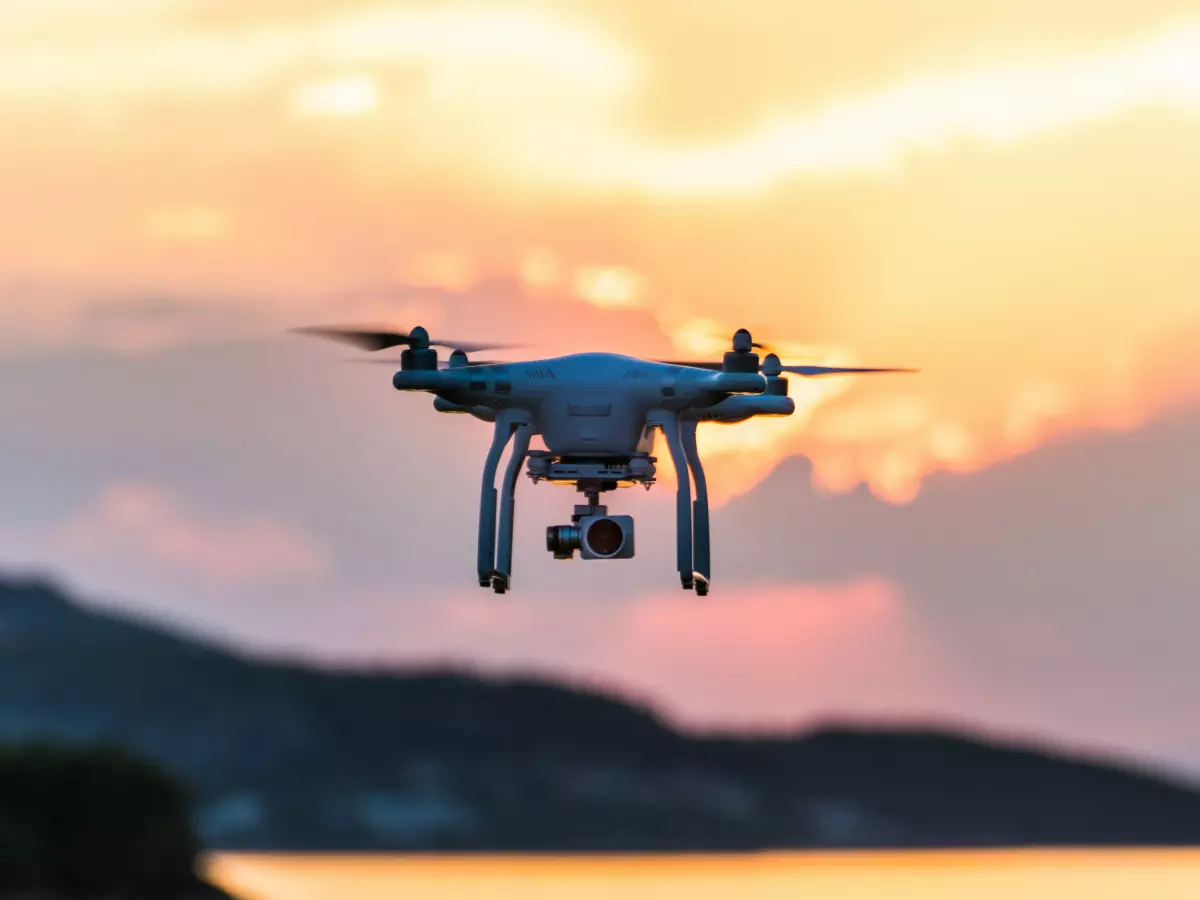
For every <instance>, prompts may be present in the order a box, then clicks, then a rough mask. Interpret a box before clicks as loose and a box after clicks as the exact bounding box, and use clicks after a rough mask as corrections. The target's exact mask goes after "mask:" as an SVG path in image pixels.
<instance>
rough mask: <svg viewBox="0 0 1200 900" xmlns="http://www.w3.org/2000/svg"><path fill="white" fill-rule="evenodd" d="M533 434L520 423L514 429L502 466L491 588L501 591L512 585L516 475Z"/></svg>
mask: <svg viewBox="0 0 1200 900" xmlns="http://www.w3.org/2000/svg"><path fill="white" fill-rule="evenodd" d="M531 437H533V427H532V426H530V425H522V426H520V427H519V428H518V429H517V433H516V439H515V440H514V441H513V450H512V456H511V458H510V459H509V460H508V468H507V469H505V470H504V482H503V484H502V487H501V494H500V540H499V549H498V550H497V551H496V571H495V573H494V574H493V575H492V590H494V591H495V592H496V593H497V594H503V593H504V592H505V591H506V590H508V588H509V587H510V586H511V578H512V550H513V517H514V514H515V512H516V509H515V506H516V495H517V479H518V478H519V477H520V475H521V468H522V466H524V465H525V457H526V456H528V455H529V439H530V438H531Z"/></svg>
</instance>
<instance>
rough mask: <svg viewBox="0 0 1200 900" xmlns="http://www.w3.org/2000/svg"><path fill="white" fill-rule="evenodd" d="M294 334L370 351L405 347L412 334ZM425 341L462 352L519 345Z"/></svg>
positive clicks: (343, 331)
mask: <svg viewBox="0 0 1200 900" xmlns="http://www.w3.org/2000/svg"><path fill="white" fill-rule="evenodd" d="M292 331H293V332H294V333H295V334H307V335H311V336H313V337H321V338H327V339H329V340H335V341H342V342H343V343H347V344H353V345H354V346H356V347H359V348H361V349H363V350H368V351H370V352H372V353H375V352H378V351H380V350H387V349H389V348H391V347H407V346H409V345H410V344H412V342H413V336H412V335H411V334H410V333H409V332H406V331H388V330H386V329H374V328H326V327H317V328H294V329H292ZM426 342H427V343H428V344H429V346H431V347H445V348H447V349H449V350H461V351H462V352H463V353H477V352H479V351H480V350H510V349H513V348H515V347H518V346H520V345H518V344H500V343H495V342H491V341H489V342H488V343H486V344H481V343H475V342H473V341H452V340H442V339H434V338H428V339H426Z"/></svg>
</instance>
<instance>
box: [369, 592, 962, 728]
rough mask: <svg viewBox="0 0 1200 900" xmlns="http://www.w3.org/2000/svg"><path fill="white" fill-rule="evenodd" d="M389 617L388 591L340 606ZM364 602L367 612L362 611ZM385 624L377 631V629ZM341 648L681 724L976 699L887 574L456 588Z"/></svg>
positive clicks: (791, 720) (896, 712) (936, 706)
mask: <svg viewBox="0 0 1200 900" xmlns="http://www.w3.org/2000/svg"><path fill="white" fill-rule="evenodd" d="M346 602H347V603H350V604H352V605H353V606H354V607H355V608H356V609H360V610H361V611H363V612H364V614H366V615H379V616H380V617H381V618H382V619H391V617H392V616H394V615H395V613H394V612H392V611H390V610H395V605H394V599H393V600H389V601H386V605H385V599H384V598H382V597H375V598H372V597H367V596H360V597H357V598H355V599H354V600H353V601H350V600H348V601H346ZM368 610H371V612H368ZM389 632H390V633H389ZM354 655H355V656H358V657H360V658H361V656H362V655H367V656H377V657H379V658H390V659H396V658H397V657H399V658H403V659H406V660H408V661H410V662H420V663H425V662H446V661H452V660H467V659H469V660H471V662H472V665H476V666H478V667H479V668H481V669H483V670H485V671H498V672H517V671H519V672H530V671H533V672H545V673H549V674H551V675H553V676H554V677H556V678H559V677H567V678H569V679H572V680H576V681H582V682H584V683H587V684H592V685H598V686H602V687H607V688H610V689H614V690H617V691H619V692H621V693H623V694H627V695H630V696H634V697H640V698H642V699H644V700H645V701H646V702H648V703H650V704H651V705H653V706H654V707H655V708H656V709H658V710H660V711H662V712H663V713H665V714H666V715H668V716H669V717H670V718H672V719H673V720H675V721H677V722H678V723H680V724H682V725H685V726H689V727H701V728H704V727H709V726H716V725H720V726H728V725H731V724H736V725H743V726H747V727H764V728H772V727H788V726H793V725H800V724H804V723H806V722H810V721H813V720H819V719H823V718H827V717H834V716H838V717H840V716H863V717H869V718H879V717H881V716H886V717H888V718H895V717H900V718H904V717H910V718H916V719H920V718H927V717H931V716H937V715H938V714H939V713H944V712H945V711H947V710H962V709H967V708H970V706H971V705H972V703H971V700H972V699H973V698H977V697H978V694H977V691H976V690H975V688H974V686H972V685H969V682H970V680H971V679H969V678H964V677H962V675H961V673H960V672H959V671H958V670H959V669H961V666H960V665H959V664H958V662H957V661H956V660H954V659H953V658H952V654H950V653H947V652H944V648H942V647H940V646H938V645H937V643H936V641H935V640H933V638H932V637H931V636H930V635H929V634H928V633H927V632H926V630H925V628H924V626H923V624H922V623H921V622H920V621H919V619H918V618H917V617H916V616H915V614H914V613H913V612H912V610H911V609H910V608H909V607H908V605H906V603H905V602H904V599H903V597H902V595H901V594H900V592H899V590H898V589H897V588H896V587H895V586H894V585H892V584H891V583H889V582H886V581H882V580H878V579H864V580H859V581H853V582H848V583H845V584H832V585H787V584H779V583H774V584H760V585H753V584H750V585H741V586H738V587H736V588H735V587H727V588H722V589H721V590H720V591H719V593H718V592H714V594H713V595H711V596H709V597H707V598H704V599H701V598H697V597H696V596H695V595H694V594H690V593H684V592H683V591H678V592H675V591H672V592H670V593H666V592H663V593H656V594H647V595H643V596H640V597H637V598H633V599H624V598H622V599H614V600H613V601H612V602H611V603H605V602H601V601H598V600H597V598H595V597H573V598H570V599H564V598H562V597H561V596H556V597H548V596H544V595H541V596H537V595H535V596H518V595H512V596H509V597H505V598H503V599H500V598H496V597H494V596H492V595H491V594H483V593H479V594H478V595H476V594H475V593H466V594H461V595H458V596H454V597H451V598H447V599H445V600H443V601H442V602H440V603H438V604H436V605H435V606H430V607H428V608H425V609H414V608H411V607H410V608H407V609H405V611H404V621H403V624H402V627H400V626H397V627H395V628H389V627H388V626H386V625H381V626H380V627H379V628H377V629H374V633H373V636H372V637H371V638H370V641H369V646H367V645H362V646H360V647H358V648H356V650H355V651H354Z"/></svg>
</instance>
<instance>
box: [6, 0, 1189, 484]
mask: <svg viewBox="0 0 1200 900" xmlns="http://www.w3.org/2000/svg"><path fill="white" fill-rule="evenodd" d="M16 6H17V7H20V11H18V10H17V8H16V7H14V8H11V9H10V8H7V7H6V8H5V9H4V10H3V11H2V12H0V110H2V111H3V115H4V117H5V126H6V127H5V136H6V139H5V142H4V145H3V146H0V189H2V193H3V196H4V198H5V207H6V213H7V215H6V216H5V217H3V221H0V282H2V281H7V280H10V279H12V280H16V281H18V282H19V281H20V280H21V278H23V277H28V278H31V280H33V281H37V282H46V281H52V280H53V279H55V278H59V277H61V278H62V279H63V280H65V281H69V282H70V283H72V284H85V285H87V284H94V285H96V286H97V289H98V290H99V289H100V288H120V289H121V290H134V291H140V290H142V289H143V286H144V285H147V284H152V285H154V286H155V287H156V289H159V290H163V289H171V290H175V291H177V292H178V293H180V294H186V295H188V296H193V297H197V298H199V299H197V300H196V301H195V302H196V303H209V304H211V305H212V307H213V309H212V310H209V313H210V314H211V313H213V312H214V311H215V312H216V313H217V314H219V315H222V316H223V315H225V314H226V310H228V309H233V310H236V311H237V313H238V314H239V315H243V316H245V317H246V320H247V321H248V322H249V321H252V322H254V323H255V327H256V328H257V327H261V326H262V324H263V323H264V322H266V321H269V322H270V323H271V324H272V326H274V325H276V324H278V325H279V326H281V327H289V326H291V325H294V324H295V323H296V322H297V321H306V320H309V319H316V320H320V319H322V318H324V317H325V316H326V315H329V314H333V313H336V314H337V315H338V316H339V317H342V316H344V315H346V314H347V312H348V308H347V307H346V305H345V304H344V303H341V302H339V301H337V300H333V301H328V302H325V303H322V301H320V300H319V299H316V300H314V299H311V298H313V297H317V296H319V294H320V291H321V290H323V289H326V288H328V289H329V291H330V292H331V294H333V295H335V296H338V295H339V294H338V292H339V291H340V290H341V289H342V288H344V287H345V286H346V285H358V284H362V283H368V284H369V283H388V282H390V281H394V280H400V281H403V282H404V283H405V284H407V285H410V286H413V287H415V288H435V289H438V290H442V291H451V292H462V293H464V294H470V295H471V297H470V298H467V299H464V301H463V302H462V303H456V304H454V305H453V306H449V305H439V304H438V303H437V302H435V301H434V300H428V301H423V305H419V306H418V305H413V304H412V303H411V302H410V303H409V304H408V305H403V304H399V305H398V303H397V301H396V300H395V299H394V298H385V297H382V296H381V297H380V298H379V300H378V302H377V303H376V304H375V305H373V306H371V307H370V309H371V312H372V314H374V312H375V311H378V312H379V313H380V314H383V315H386V316H387V317H388V318H389V319H392V318H395V317H397V316H413V317H415V316H417V315H420V316H421V317H422V320H423V321H424V324H427V325H428V324H431V323H434V324H437V325H440V324H441V322H440V319H441V318H444V317H446V316H447V315H456V316H463V317H464V318H466V320H467V321H466V322H463V323H460V327H455V328H454V329H453V331H454V333H456V334H462V333H464V332H469V330H470V329H469V328H467V327H465V326H466V325H469V324H470V319H471V317H472V316H473V315H474V314H475V313H476V312H478V311H479V310H496V312H495V314H496V316H497V317H498V322H502V323H506V327H507V323H513V324H512V327H513V328H514V329H515V328H517V327H518V325H517V324H515V323H517V322H523V323H528V322H536V327H537V328H538V329H541V330H540V331H539V332H538V334H537V335H536V338H537V341H538V343H539V346H538V350H539V351H545V352H555V351H557V350H558V349H559V345H568V344H569V345H571V347H572V349H580V348H579V347H578V341H579V340H580V339H581V335H582V336H583V337H586V338H587V339H588V340H589V341H591V340H593V339H594V338H596V337H597V335H598V334H599V333H600V332H601V331H603V329H590V330H589V329H586V328H581V325H580V322H582V321H583V320H584V317H586V316H607V315H611V316H612V317H613V318H612V319H611V320H609V321H613V322H621V323H623V324H621V325H618V326H613V329H614V331H616V330H618V329H621V328H624V329H634V328H636V329H638V331H637V333H636V334H630V335H628V337H627V338H626V337H625V336H622V338H621V340H617V339H616V338H615V337H614V338H613V339H612V342H611V343H610V344H608V345H605V346H598V347H597V348H596V349H611V350H617V351H625V352H629V351H630V349H631V348H632V347H633V346H634V345H635V344H636V345H637V347H638V349H637V350H636V351H635V352H643V349H645V348H647V347H648V346H657V348H658V349H657V350H655V351H651V352H655V353H660V354H661V355H663V356H666V355H668V354H669V355H679V356H687V357H702V358H711V359H719V358H720V354H721V353H722V352H724V351H725V350H726V349H727V348H728V346H729V337H730V335H731V334H732V333H733V331H734V330H735V329H736V328H738V327H742V326H745V327H749V328H750V329H751V330H752V331H753V332H754V334H755V336H756V337H757V338H759V339H760V340H763V341H766V342H768V343H770V344H772V345H773V346H775V347H776V348H777V349H778V351H779V353H780V355H781V356H782V357H783V358H784V361H785V362H789V363H802V362H815V363H825V364H831V365H843V364H849V365H857V364H861V365H883V366H888V365H900V366H913V367H917V368H920V369H921V370H922V374H920V375H917V376H881V377H877V378H876V377H872V378H844V379H821V380H805V379H802V378H791V379H790V382H791V396H792V397H793V398H794V399H795V400H796V403H797V410H798V411H797V414H796V416H794V417H793V418H791V419H787V420H762V421H755V422H749V423H744V424H742V425H738V426H733V427H721V426H705V427H704V428H702V430H701V435H700V441H701V443H702V446H703V448H704V450H705V453H706V454H707V455H709V456H711V459H712V465H711V468H712V477H711V478H710V483H711V486H712V490H713V492H714V494H715V495H716V496H717V497H718V498H727V497H728V496H730V495H732V494H736V493H739V492H742V491H744V490H747V489H748V488H750V487H751V486H752V485H753V484H754V483H755V481H756V480H757V479H759V478H761V477H762V476H763V475H764V474H765V473H766V472H768V471H769V470H770V469H771V468H772V466H774V465H775V464H776V463H777V462H778V461H779V459H781V458H782V457H784V456H786V455H788V454H795V453H804V454H807V455H809V456H810V457H811V458H812V459H813V461H814V470H815V479H816V482H817V484H818V485H819V486H821V487H822V488H825V489H829V490H847V489H850V488H852V487H853V486H854V485H855V484H858V483H861V482H866V483H868V484H869V485H870V486H871V488H872V490H874V491H875V492H876V493H877V494H879V495H880V496H884V497H887V498H889V499H892V500H898V501H899V500H906V499H910V498H912V497H913V496H915V494H916V492H917V490H918V489H919V487H920V484H921V481H922V479H923V478H924V477H925V476H926V475H927V474H928V473H930V472H932V471H937V470H943V469H950V470H957V471H963V470H970V469H974V468H979V467H982V466H986V465H989V464H991V463H993V462H995V461H997V460H1002V459H1005V458H1007V457H1010V456H1012V455H1014V454H1017V453H1023V452H1028V451H1029V450H1031V449H1033V448H1035V447H1037V446H1039V445H1040V444H1041V443H1043V442H1045V441H1047V440H1049V439H1052V438H1054V437H1055V436H1057V435H1060V434H1063V433H1067V432H1070V431H1072V430H1077V429H1081V428H1090V427H1121V428H1128V427H1135V426H1136V425H1137V424H1139V423H1140V422H1142V421H1144V420H1145V419H1146V417H1147V416H1149V415H1152V414H1153V413H1154V412H1155V411H1157V410H1160V409H1162V408H1164V407H1167V406H1169V405H1171V404H1174V403H1178V402H1182V401H1183V400H1184V399H1186V398H1188V397H1192V396H1194V395H1195V394H1196V393H1197V391H1200V367H1198V366H1197V364H1196V363H1195V360H1196V359H1200V304H1198V303H1197V302H1196V296H1197V293H1198V291H1200V287H1198V286H1200V257H1198V255H1197V254H1196V252H1195V247H1194V235H1195V234H1196V233H1198V232H1200V204H1197V203H1196V202H1195V199H1194V198H1195V197H1196V196H1197V194H1198V192H1200V120H1198V118H1197V117H1196V116H1195V115H1194V113H1196V112H1197V110H1198V109H1200V30H1198V27H1200V26H1197V25H1196V24H1195V20H1194V18H1193V19H1186V18H1185V19H1181V18H1180V17H1179V15H1180V13H1181V11H1186V10H1185V5H1184V4H1181V3H1179V2H1177V0H1147V2H1145V3H1143V4H1135V5H1131V4H1127V3H1118V2H1115V0H1113V2H1108V0H1097V2H1094V3H1089V4H1079V6H1078V9H1076V8H1075V7H1074V6H1072V7H1071V8H1070V9H1068V10H1066V11H1065V12H1061V15H1058V16H1057V17H1055V16H1049V15H1047V14H1046V11H1045V8H1044V7H1043V5H1041V4H1032V3H1030V4H1027V5H1022V4H1021V3H1015V4H1005V5H1004V6H1005V10H1007V12H1005V13H1004V15H1003V16H1001V19H1002V20H1003V21H1002V23H1001V24H1003V25H1004V27H1000V26H999V25H997V23H996V21H995V17H996V16H997V15H1000V14H999V13H997V12H996V10H995V9H992V8H991V7H988V8H987V9H985V8H982V7H980V8H975V7H970V5H964V4H961V3H957V2H950V0H921V2H920V3H918V4H917V6H916V7H913V10H912V16H914V17H915V18H914V20H913V23H908V16H909V13H908V12H905V13H904V14H899V13H897V12H896V7H895V5H894V4H887V3H884V2H883V0H878V2H877V3H876V5H875V6H872V4H870V3H868V4H867V5H866V6H865V7H864V6H861V5H860V7H856V8H855V9H854V10H848V9H842V8H841V7H836V8H835V7H830V8H829V9H828V10H826V11H825V12H823V13H822V14H821V16H819V17H818V16H813V17H810V18H806V19H804V20H803V21H802V22H801V20H797V19H796V18H794V17H795V5H794V4H791V3H786V2H784V0H751V2H749V3H747V4H737V5H735V6H729V7H722V6H720V5H709V6H705V7H704V8H703V9H701V8H699V7H698V8H697V9H696V10H694V11H692V10H689V11H688V12H681V13H679V14H678V15H677V16H676V15H674V14H671V15H667V14H666V13H661V12H658V11H657V9H656V8H655V9H651V8H649V7H647V6H646V5H645V4H643V3H635V2H634V0H614V2H611V3H603V4H596V3H590V2H585V0H579V2H574V3H570V4H561V3H550V2H534V0H528V2H525V0H522V2H516V0H513V2H509V0H496V2H488V3H483V2H479V0H467V2H464V3H462V4H456V5H454V6H452V7H445V6H438V5H424V6H422V5H418V4H415V3H413V4H406V3H388V4H377V3H374V2H368V0H348V2H346V3H338V4H334V3H321V4H314V5H303V6H304V7H305V8H304V9H303V10H302V9H301V8H300V6H294V7H291V8H289V9H285V5H283V4H268V5H267V7H263V8H260V7H259V6H258V5H255V4H250V5H246V4H235V3H229V2H212V3H206V4H195V3H192V2H190V0H161V2H154V3H151V2H149V0H135V2H127V3H124V4H120V3H117V2H116V0H96V3H95V4H74V3H68V2H65V0H53V2H51V0H47V2H44V3H38V4H17V5H16ZM1055 9H1056V10H1059V7H1058V6H1056V7H1055ZM1064 9H1065V8H1064ZM1072 10H1074V11H1072ZM102 13H103V14H102ZM1191 14H1192V15H1193V16H1194V11H1192V12H1191ZM1072 16H1075V17H1076V19H1072ZM1085 20H1086V23H1087V28H1086V29H1084V28H1083V27H1082V24H1081V23H1083V22H1085ZM798 22H800V23H801V24H803V25H804V27H803V28H798V27H797V24H798ZM918 26H919V27H918ZM930 35H936V39H934V38H933V37H930ZM747 36H749V37H753V38H754V39H755V40H754V42H753V43H754V46H756V47H757V48H759V50H756V52H754V53H746V52H745V47H744V41H743V38H745V37H747ZM760 51H761V52H760ZM497 282H505V283H509V284H512V285H515V286H516V287H517V289H519V290H522V291H524V298H525V299H527V300H528V301H529V302H530V305H531V306H533V307H534V308H535V309H536V310H538V311H537V312H529V311H528V310H525V309H523V308H522V309H513V310H508V309H505V310H499V307H498V306H495V305H489V304H495V303H496V301H495V300H494V298H493V297H492V296H491V295H489V296H488V297H483V296H482V295H480V296H478V297H476V296H475V295H474V292H479V291H482V290H483V289H484V287H483V286H484V285H491V284H494V283H497ZM251 295H254V296H260V297H263V298H265V299H263V300H262V301H261V303H259V304H258V305H254V306H253V308H251V305H252V304H254V301H239V304H237V305H230V304H229V303H228V301H225V300H221V299H219V298H221V297H230V296H236V297H239V298H241V297H246V296H251ZM210 298H211V299H210ZM305 298H308V299H305ZM541 301H547V302H550V303H552V304H554V308H555V309H562V308H567V307H569V305H570V303H571V302H574V303H576V304H578V305H577V307H576V310H575V311H576V312H578V316H575V315H570V316H566V317H563V316H555V317H546V316H545V315H544V311H545V309H546V307H540V306H536V303H539V302H541ZM89 302H90V300H89V298H88V297H87V296H86V294H85V293H84V292H80V291H76V290H63V291H60V292H57V293H54V294H52V295H51V294H47V295H45V296H42V297H39V299H38V300H37V301H36V302H35V301H33V300H28V299H25V298H24V296H22V297H21V298H20V299H18V300H17V301H16V302H15V303H13V302H8V303H5V304H2V305H0V340H5V341H9V342H10V343H11V342H14V341H15V342H18V343H21V344H28V343H29V342H31V341H34V340H41V341H43V342H54V343H57V344H63V343H70V342H71V341H82V340H89V341H94V340H95V338H94V334H93V331H94V329H90V328H89V326H88V319H87V312H88V309H89V307H88V304H89ZM504 302H509V301H508V300H506V301H504ZM514 302H516V301H514ZM472 304H476V305H474V306H473V305H472ZM585 304H586V307H585ZM587 307H592V308H587ZM448 310H453V312H452V313H451V312H448ZM365 311H366V306H365V304H360V305H359V306H356V307H355V314H363V313H365ZM522 316H527V317H528V318H525V319H522V318H521V317H522ZM210 317H211V316H210ZM618 317H623V318H618ZM435 320H437V321H435ZM588 321H595V320H594V319H591V320H588ZM635 322H636V325H635V324H634V323H635ZM446 324H447V327H449V325H450V324H452V323H446ZM655 324H657V326H658V330H657V332H656V333H653V334H650V333H649V332H654V325H655ZM123 327H125V328H126V329H127V331H126V336H127V337H128V336H132V337H129V339H128V340H127V341H126V342H125V343H126V344H135V345H139V346H140V345H143V344H145V343H147V342H150V341H151V339H153V340H155V341H157V340H159V339H160V337H161V336H159V335H157V334H155V335H150V336H147V335H146V334H145V333H142V332H139V330H138V328H137V326H136V325H135V324H133V323H130V324H128V325H126V326H123ZM147 327H150V328H153V327H157V326H153V325H148V326H147ZM520 327H521V328H527V327H529V326H528V325H526V324H522V325H520ZM14 336H15V337H14ZM468 336H469V334H468ZM610 336H611V335H610ZM508 337H510V338H511V339H513V340H517V339H518V338H520V337H521V336H520V335H509V336H508ZM643 341H644V343H639V342H643Z"/></svg>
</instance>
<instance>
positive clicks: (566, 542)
mask: <svg viewBox="0 0 1200 900" xmlns="http://www.w3.org/2000/svg"><path fill="white" fill-rule="evenodd" d="M582 546H583V532H582V530H581V529H580V527H579V526H578V525H551V526H550V527H549V528H547V529H546V549H547V550H549V551H550V552H551V553H553V554H554V558H555V559H571V558H572V557H573V556H574V555H575V551H576V550H579V549H581V548H582Z"/></svg>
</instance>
